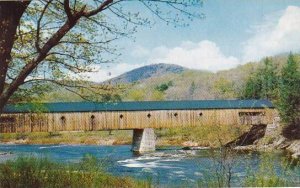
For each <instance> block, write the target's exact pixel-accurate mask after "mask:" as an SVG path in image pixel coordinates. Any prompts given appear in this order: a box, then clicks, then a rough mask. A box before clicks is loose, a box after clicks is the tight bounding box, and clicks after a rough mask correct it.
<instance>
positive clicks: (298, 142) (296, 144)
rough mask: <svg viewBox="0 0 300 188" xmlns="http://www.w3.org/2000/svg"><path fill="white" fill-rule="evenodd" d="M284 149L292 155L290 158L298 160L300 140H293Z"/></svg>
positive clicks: (299, 156)
mask: <svg viewBox="0 0 300 188" xmlns="http://www.w3.org/2000/svg"><path fill="white" fill-rule="evenodd" d="M286 149H287V150H288V151H289V152H291V153H293V154H292V157H294V158H300V140H294V141H292V143H291V144H290V145H289V147H287V148H286Z"/></svg>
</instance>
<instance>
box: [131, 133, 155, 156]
mask: <svg viewBox="0 0 300 188" xmlns="http://www.w3.org/2000/svg"><path fill="white" fill-rule="evenodd" d="M131 150H132V151H133V152H138V153H143V152H150V151H155V133H154V130H153V129H152V128H145V129H134V130H133V139H132V149H131Z"/></svg>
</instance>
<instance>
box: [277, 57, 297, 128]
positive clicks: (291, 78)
mask: <svg viewBox="0 0 300 188" xmlns="http://www.w3.org/2000/svg"><path fill="white" fill-rule="evenodd" d="M299 68H300V67H299V62H297V61H296V60H295V57H294V56H293V55H292V54H290V55H289V57H288V61H287V64H286V65H285V66H284V67H283V69H282V71H281V83H280V98H279V103H278V107H279V113H280V116H281V118H282V120H283V121H284V122H285V123H288V124H297V121H299V116H300V70H299Z"/></svg>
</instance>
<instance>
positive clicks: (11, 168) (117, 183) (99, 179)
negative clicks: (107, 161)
mask: <svg viewBox="0 0 300 188" xmlns="http://www.w3.org/2000/svg"><path fill="white" fill-rule="evenodd" d="M0 187H1V188H2V187H3V188H8V187H14V188H18V187H31V188H39V187H49V188H50V187H51V188H55V187H57V188H60V187H70V188H72V187H78V188H85V187H151V182H150V181H138V180H135V179H133V178H130V177H116V176H112V175H110V174H108V173H106V172H105V170H104V167H103V165H102V164H101V162H99V161H98V160H97V159H96V158H94V157H92V156H85V157H84V158H83V159H82V161H81V162H80V163H77V164H61V163H55V162H52V161H49V160H48V159H46V158H41V159H39V158H28V157H21V158H18V159H16V160H14V161H7V162H6V163H3V164H0Z"/></svg>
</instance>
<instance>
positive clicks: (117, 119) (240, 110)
mask: <svg viewBox="0 0 300 188" xmlns="http://www.w3.org/2000/svg"><path fill="white" fill-rule="evenodd" d="M274 116H276V110H275V109H274V106H273V105H272V103H271V102H269V101H267V100H197V101H145V102H116V103H97V102H68V103H43V104H16V105H7V106H6V107H5V108H4V113H3V114H2V115H1V117H0V133H15V132H56V131H98V130H121V129H133V130H134V136H133V137H134V138H133V142H134V143H135V142H138V143H139V144H141V143H143V142H142V140H143V139H144V138H143V135H147V137H149V138H150V137H154V132H153V129H149V128H172V127H187V126H201V125H204V124H205V125H211V126H213V125H229V126H230V125H234V124H239V125H247V124H248V125H250V124H269V123H272V121H273V118H274ZM146 140H151V139H148V138H147V139H146ZM151 142H152V141H151ZM149 147H152V146H149ZM154 147H155V143H154ZM136 148H137V149H136V150H140V148H141V146H140V145H139V146H138V147H136ZM133 149H134V148H133ZM134 150H135V149H134ZM144 150H147V147H146V148H145V147H144ZM148 150H151V149H148Z"/></svg>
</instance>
